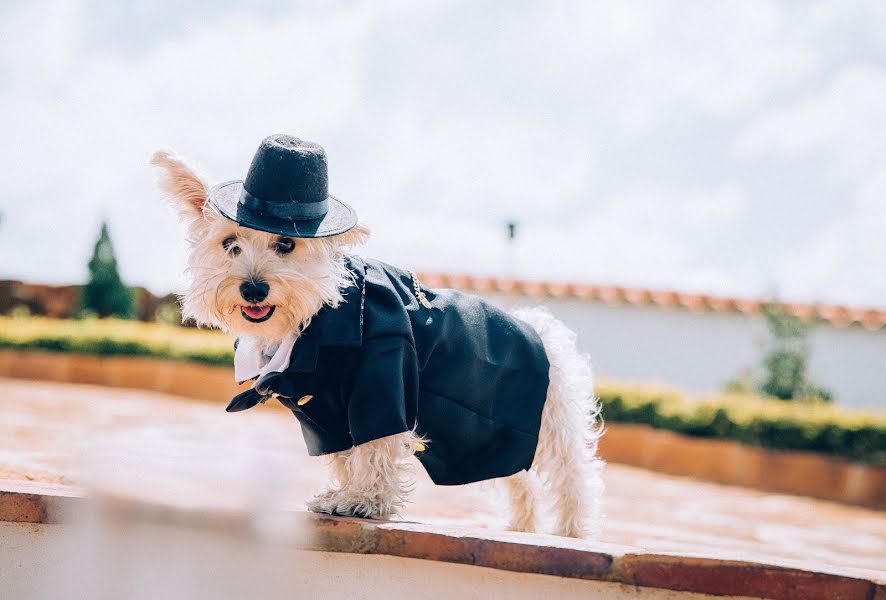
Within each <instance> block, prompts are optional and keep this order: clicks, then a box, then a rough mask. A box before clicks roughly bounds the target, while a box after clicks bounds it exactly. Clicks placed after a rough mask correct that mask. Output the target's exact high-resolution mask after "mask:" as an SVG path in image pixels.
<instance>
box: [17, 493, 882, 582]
mask: <svg viewBox="0 0 886 600" xmlns="http://www.w3.org/2000/svg"><path fill="white" fill-rule="evenodd" d="M87 506H100V507H101V508H102V510H104V511H105V513H106V514H108V515H110V516H112V517H114V518H115V519H123V520H127V521H132V522H145V523H151V524H162V525H173V526H181V527H188V528H202V529H212V530H216V531H218V530H222V531H234V532H239V533H245V534H248V535H254V534H255V532H256V523H255V518H254V515H251V514H249V513H248V512H236V511H234V512H230V511H229V512H220V511H212V510H202V509H201V510H196V509H193V508H191V509H185V508H180V507H176V506H173V505H157V504H146V503H144V502H141V501H138V500H133V499H126V498H100V499H98V498H97V499H88V498H86V497H85V495H84V493H83V491H82V490H79V489H77V488H72V487H68V486H60V485H46V484H34V483H30V482H17V481H0V520H3V521H13V522H23V523H59V522H64V521H65V520H66V517H65V515H68V517H67V518H70V515H72V514H76V511H77V510H82V509H83V508H84V507H87ZM286 515H287V517H288V518H289V519H291V522H290V523H289V525H290V527H285V528H278V529H284V530H286V531H290V532H297V533H296V534H293V535H292V536H291V538H290V539H287V541H286V543H287V544H290V545H292V546H294V547H297V548H299V549H301V550H307V551H311V552H332V553H347V554H368V555H384V556H394V557H402V558H409V559H421V560H428V561H437V562H440V563H454V564H462V565H472V566H477V567H486V568H489V569H497V570H502V571H511V572H517V573H532V574H539V575H546V576H552V577H560V578H569V579H582V580H595V581H603V582H610V583H619V584H626V585H633V586H640V587H642V588H652V589H659V590H670V591H674V592H694V593H699V594H709V595H715V596H733V597H735V596H738V597H755V598H768V599H771V600H871V599H880V598H886V582H884V579H883V577H882V573H870V572H862V571H855V570H850V569H835V570H828V569H821V568H820V567H815V566H811V565H803V564H799V563H787V562H785V563H777V564H776V563H770V562H758V561H755V560H753V558H744V557H742V558H736V557H724V556H700V555H687V556H681V555H673V554H655V553H648V552H644V551H643V550H642V549H639V548H631V547H624V546H614V545H609V544H600V543H591V542H584V541H581V540H571V539H567V538H559V537H555V536H547V535H533V534H522V533H509V532H495V531H489V530H482V529H468V528H460V527H435V526H432V525H423V524H418V523H409V522H385V521H367V520H363V519H354V518H345V517H334V516H328V515H316V514H312V513H304V512H290V513H286Z"/></svg>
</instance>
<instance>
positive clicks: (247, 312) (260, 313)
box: [240, 305, 276, 323]
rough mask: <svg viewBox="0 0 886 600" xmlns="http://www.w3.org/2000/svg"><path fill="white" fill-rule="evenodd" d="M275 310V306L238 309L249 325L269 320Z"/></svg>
mask: <svg viewBox="0 0 886 600" xmlns="http://www.w3.org/2000/svg"><path fill="white" fill-rule="evenodd" d="M275 308H276V307H275V306H249V305H244V306H241V307H240V313H241V314H242V315H243V318H244V319H246V320H247V321H249V322H250V323H263V322H264V321H267V320H268V319H270V318H271V315H273V314H274V309H275Z"/></svg>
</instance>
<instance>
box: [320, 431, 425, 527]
mask: <svg viewBox="0 0 886 600" xmlns="http://www.w3.org/2000/svg"><path fill="white" fill-rule="evenodd" d="M419 441H420V440H419V439H418V437H416V435H415V434H414V433H413V432H411V431H410V432H405V433H399V434H397V435H391V436H388V437H385V438H381V439H378V440H373V441H371V442H366V443H365V444H361V445H359V446H355V447H354V448H351V449H350V450H347V451H345V452H340V453H338V454H336V455H335V456H334V457H333V459H332V460H333V462H332V464H331V469H332V470H331V473H330V479H331V482H330V487H329V488H328V489H327V490H326V491H324V492H321V493H320V494H318V495H316V496H314V498H313V500H311V501H310V502H309V503H308V508H309V509H310V510H312V511H314V512H323V513H329V514H335V515H346V516H353V517H363V518H367V519H387V518H390V517H393V516H396V515H397V514H399V512H400V509H401V508H403V505H404V504H405V503H406V497H407V495H408V494H409V492H410V491H411V490H412V477H411V475H412V473H411V471H412V466H411V465H409V464H408V463H407V462H406V459H407V458H409V457H410V456H411V455H412V454H413V453H414V452H415V444H416V443H417V442H419Z"/></svg>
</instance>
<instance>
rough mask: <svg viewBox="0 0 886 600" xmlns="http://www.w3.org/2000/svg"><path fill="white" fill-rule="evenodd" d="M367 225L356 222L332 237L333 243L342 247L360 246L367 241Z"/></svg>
mask: <svg viewBox="0 0 886 600" xmlns="http://www.w3.org/2000/svg"><path fill="white" fill-rule="evenodd" d="M369 233H370V232H369V227H367V226H366V225H364V224H363V223H357V224H356V225H355V226H354V227H352V228H351V229H348V230H347V231H345V232H344V233H339V234H338V235H335V236H333V237H332V239H333V240H335V243H336V244H338V245H339V246H342V247H349V248H351V247H354V246H362V245H363V244H365V243H366V242H367V241H369Z"/></svg>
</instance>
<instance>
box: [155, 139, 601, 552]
mask: <svg viewBox="0 0 886 600" xmlns="http://www.w3.org/2000/svg"><path fill="white" fill-rule="evenodd" d="M269 139H271V138H269ZM281 139H282V138H281ZM292 139H295V138H292ZM284 141H285V140H284ZM296 141H298V140H296ZM318 148H319V147H318ZM320 151H321V152H322V149H320ZM320 158H322V167H323V168H324V169H325V153H323V154H322V156H321V157H320ZM151 162H152V164H154V165H156V166H158V167H160V168H162V170H163V171H162V173H163V178H162V188H163V190H164V192H165V193H166V195H168V197H169V199H170V201H171V203H172V205H173V206H174V207H175V208H176V209H177V211H178V213H179V214H180V216H181V217H182V219H183V220H184V221H185V222H186V224H187V227H188V243H189V245H190V256H189V259H188V269H187V273H188V274H189V277H190V285H189V288H188V289H187V291H186V292H185V293H184V294H183V298H182V308H183V315H184V318H186V319H194V320H195V321H196V322H197V323H199V324H202V325H208V326H213V327H218V328H220V329H222V330H224V331H228V332H232V333H234V334H236V335H238V336H239V339H240V345H241V346H242V345H243V340H249V341H250V343H251V344H253V345H254V346H256V347H255V348H254V350H255V351H256V352H257V355H258V356H260V357H261V362H263V363H265V366H267V363H268V362H269V361H270V362H273V361H275V360H276V361H277V362H279V360H280V357H281V353H282V352H281V350H280V348H281V346H286V347H287V348H288V349H287V350H286V356H285V357H283V358H285V359H287V360H288V359H291V356H290V355H289V353H290V352H292V350H291V349H292V347H293V344H294V343H295V342H296V340H298V339H299V337H300V336H303V335H304V334H306V332H309V331H311V328H310V325H311V323H312V320H315V317H317V315H318V313H320V312H321V311H324V310H325V311H330V310H334V311H337V310H341V307H342V306H345V305H346V302H347V299H346V298H345V297H344V294H345V292H346V290H347V289H348V286H352V285H353V277H352V273H351V272H349V270H348V265H349V264H352V263H351V262H349V261H353V260H362V259H355V258H353V257H352V255H350V254H349V250H350V249H352V248H354V247H356V246H359V245H360V244H362V243H364V242H365V241H366V240H367V238H368V236H369V229H368V228H367V227H365V226H364V225H363V224H356V225H355V226H351V228H349V229H347V230H344V231H342V232H341V233H337V234H332V235H326V236H323V237H310V236H308V237H302V236H287V235H280V234H278V233H271V232H269V231H262V230H259V229H255V228H252V227H247V226H243V225H242V224H240V223H238V222H235V221H234V220H232V217H231V215H230V214H225V213H224V212H223V211H220V210H219V208H218V206H216V205H214V204H213V203H212V202H210V201H208V199H209V196H210V195H211V190H210V188H209V187H208V186H207V185H206V183H204V181H203V180H202V179H201V177H199V176H198V175H197V174H196V173H195V172H194V171H193V170H192V169H191V168H190V167H189V166H188V165H187V164H186V163H185V162H184V161H182V160H181V159H180V158H178V157H176V156H175V155H174V154H172V153H170V152H165V151H160V152H157V153H156V154H155V155H154V156H153V158H152V161H151ZM255 164H256V163H253V166H254V167H255ZM324 177H325V172H324ZM248 182H249V179H248V178H247V184H248ZM323 183H324V185H325V179H324V181H323ZM213 189H215V188H213ZM324 189H325V188H324ZM243 195H244V196H246V195H247V194H246V193H245V192H244V193H243ZM345 206H346V205H345ZM354 219H355V222H356V215H354ZM368 262H370V261H367V263H368ZM378 264H381V263H378ZM352 268H353V267H352ZM409 275H411V276H412V279H411V280H407V279H406V277H407V276H406V275H404V281H406V282H407V284H409V285H411V286H413V287H414V292H415V294H416V297H415V298H414V299H413V300H414V301H415V302H414V307H415V308H416V309H417V310H422V309H421V306H422V305H424V306H427V307H428V308H429V309H430V308H431V306H432V304H431V303H432V302H438V301H442V300H438V299H441V298H442V299H444V300H445V299H446V298H455V296H451V295H449V296H447V294H455V292H449V291H443V290H440V291H435V290H426V289H424V288H422V287H421V286H420V282H419V281H418V279H417V278H415V276H414V275H412V274H411V273H409ZM367 277H369V276H367ZM370 283H371V282H369V281H368V280H367V283H366V285H367V286H368V285H370ZM395 283H396V282H395ZM404 285H406V284H404ZM407 292H408V293H412V290H406V291H402V290H401V293H403V294H406V293H407ZM366 293H369V292H366ZM428 298H432V300H428ZM457 298H470V297H468V296H458V297H457ZM484 306H485V305H484ZM502 314H504V313H502ZM511 318H516V319H519V320H520V321H522V323H523V324H522V325H520V326H521V327H525V324H528V326H529V328H531V330H534V332H535V333H536V334H537V337H536V339H537V340H540V343H541V344H542V345H543V353H544V355H545V357H546V359H547V361H548V362H549V364H550V368H549V372H548V373H546V374H545V377H546V379H545V381H546V382H547V380H548V378H549V385H548V386H547V388H546V392H545V393H543V395H544V396H545V397H544V398H543V399H542V400H543V409H542V408H541V404H539V407H540V408H539V410H540V423H539V424H538V425H537V429H536V431H537V445H536V444H535V438H533V439H532V444H533V447H534V455H533V454H530V459H531V468H530V465H529V464H526V465H525V467H526V468H520V469H519V470H517V471H516V472H513V471H514V469H513V468H512V469H511V470H510V471H508V472H513V474H509V475H508V476H506V477H501V478H499V479H497V481H500V482H502V484H503V487H504V488H505V489H506V490H507V495H508V497H509V499H510V507H511V511H510V514H511V522H510V527H511V529H513V530H517V531H529V532H531V531H536V530H537V528H538V527H539V520H540V508H539V503H540V501H541V499H542V498H541V496H542V491H544V494H545V495H546V496H547V498H548V500H549V501H550V503H551V505H552V509H553V510H551V511H550V513H551V514H552V515H553V518H554V521H555V523H554V529H553V532H554V533H556V534H558V535H563V536H572V537H586V536H590V535H594V534H595V533H596V531H597V528H598V527H599V518H600V510H599V506H600V496H601V493H602V478H601V469H602V465H603V463H602V461H600V460H599V459H597V458H595V453H596V447H597V440H598V437H599V434H600V429H601V428H600V427H599V426H598V424H596V422H595V419H596V417H597V413H598V406H597V404H596V401H595V399H594V395H593V385H592V377H591V369H590V365H589V363H588V360H587V359H586V357H584V356H582V355H581V354H579V353H578V351H577V349H576V345H575V335H574V334H573V333H572V332H571V331H569V330H568V329H567V328H566V327H565V326H564V325H563V324H562V323H560V322H559V321H557V320H556V319H554V318H553V317H552V316H551V315H550V313H549V312H547V311H546V310H544V309H538V308H535V309H523V310H518V311H515V312H514V313H512V316H511V317H508V319H511ZM318 319H319V317H318ZM366 326H367V327H368V326H369V324H367V325H366ZM529 328H526V329H527V330H529ZM364 335H366V334H364ZM409 335H412V334H411V333H410V334H409ZM416 335H418V334H416ZM493 341H494V340H493ZM296 347H297V345H296ZM347 351H348V352H351V349H347ZM354 351H355V352H356V350H354ZM240 352H241V350H238V353H240ZM315 360H316V358H315ZM413 362H414V361H413ZM370 366H371V365H370ZM285 367H286V365H285V364H284V365H283V366H282V368H285ZM238 368H240V365H239V364H238ZM282 368H281V369H278V370H282ZM253 371H255V375H256V376H258V375H265V374H266V371H267V369H265V371H261V370H260V369H253ZM395 371H396V369H395ZM397 372H399V371H397ZM250 374H252V373H250ZM279 374H280V373H276V375H279ZM397 376H400V375H397ZM419 376H421V375H420V374H419ZM451 377H452V378H459V377H463V375H462V374H459V373H452V374H451ZM467 377H470V376H467ZM261 381H262V379H261V378H259V382H261ZM296 381H300V380H296ZM419 383H420V382H419ZM413 384H415V385H416V386H417V385H419V384H418V383H415V382H411V381H410V382H407V388H409V386H412V385H413ZM464 384H465V385H468V386H476V387H478V388H479V387H480V386H481V385H482V384H484V382H482V381H467V382H464ZM287 385H289V386H290V388H292V387H293V385H294V386H295V387H297V384H292V383H291V382H290V383H289V384H287ZM317 385H319V384H317ZM256 386H257V388H261V387H262V385H259V384H256ZM264 387H268V386H267V385H264ZM284 387H285V386H284ZM401 387H402V384H401ZM309 391H310V390H309ZM376 391H377V390H376V389H375V388H373V390H372V393H376ZM492 391H493V392H495V391H496V390H492ZM259 392H261V393H262V394H273V396H274V397H279V398H280V399H281V401H284V400H285V402H284V403H287V402H288V404H287V406H291V408H293V412H295V413H296V415H297V416H299V419H300V420H301V421H302V425H303V428H305V425H306V423H310V419H304V418H303V417H304V415H303V414H301V412H300V411H301V408H303V407H302V404H303V403H304V402H307V401H310V400H311V398H312V397H313V396H312V395H311V394H305V395H302V392H300V391H298V390H297V389H296V390H294V391H293V390H292V389H290V392H289V393H288V394H286V393H283V392H281V391H280V388H279V387H278V388H273V386H271V389H270V390H268V389H259ZM407 392H408V390H407ZM295 394H297V395H302V396H301V397H300V398H299V399H298V402H297V403H296V402H295V399H294V397H293V395H295ZM510 395H511V396H513V394H510ZM265 397H267V396H260V400H258V401H263V400H264V399H265ZM498 401H499V400H496V402H498ZM502 401H503V399H502ZM361 402H364V404H365V403H367V402H369V403H370V406H369V407H368V409H369V410H370V411H371V409H372V403H375V402H377V403H378V407H379V411H384V410H386V409H385V408H383V406H386V405H385V404H384V403H385V402H386V399H385V398H382V397H377V398H375V399H373V398H372V397H369V399H368V400H361ZM420 402H421V401H419V403H420ZM252 404H255V400H253V401H252V402H250V403H249V404H248V406H251V405H252ZM401 404H402V403H401ZM248 406H246V407H248ZM311 406H319V402H318V401H317V400H313V401H312V403H311V404H310V405H307V407H311ZM363 410H367V407H365V406H364V408H363ZM423 410H425V409H424V408H423V407H422V406H419V407H418V415H419V417H418V420H419V421H421V416H422V411H423ZM408 412H409V410H408V409H407V413H408ZM406 416H407V419H408V420H409V426H410V427H414V426H415V423H414V421H415V417H414V415H412V416H410V415H408V414H407V415H406ZM401 429H402V427H401ZM305 431H306V439H307V438H308V435H309V432H308V431H307V429H305ZM343 431H346V432H347V431H348V424H347V423H344V424H343ZM437 431H438V433H437V434H436V435H431V436H428V435H427V433H426V432H423V431H421V429H420V428H418V431H416V430H414V429H410V430H408V431H400V432H398V433H395V434H393V435H385V436H383V437H378V438H377V439H370V440H369V441H365V442H362V443H361V442H360V440H357V439H356V434H355V433H352V435H354V440H353V441H351V440H350V439H349V440H348V441H347V443H346V444H345V445H342V446H325V448H326V450H327V451H324V450H323V449H322V448H321V449H320V450H318V451H317V452H312V454H315V453H316V454H330V456H331V460H330V467H331V468H330V477H329V482H328V485H327V487H326V488H325V489H324V490H323V491H322V492H320V493H318V494H317V495H316V496H315V497H314V498H313V499H312V500H310V501H309V503H308V506H309V508H310V509H311V510H313V511H316V512H325V513H334V514H342V515H354V516H360V517H367V518H388V517H391V516H394V515H396V514H398V512H399V509H400V508H401V507H402V506H403V504H404V502H405V501H406V499H407V495H408V491H409V489H410V481H409V473H410V468H408V467H407V466H406V462H407V461H408V459H409V458H410V456H412V455H413V454H414V453H419V458H421V453H422V452H423V451H425V450H426V448H427V452H428V453H431V450H432V449H433V448H434V445H435V444H436V443H438V439H437V438H441V436H442V437H443V438H445V437H446V431H445V430H441V429H439V427H438V430H437ZM459 435H469V434H468V433H466V432H460V433H459ZM428 438H430V439H428ZM439 443H441V444H443V443H444V442H443V441H440V442H439ZM309 446H310V444H309ZM330 448H332V449H333V450H337V451H335V452H328V450H329V449H330ZM493 451H494V452H499V451H500V450H498V449H494V450H493ZM427 462H428V463H430V462H432V461H431V460H430V459H429V460H428V461H427ZM463 462H464V461H463ZM468 462H470V461H468ZM425 466H426V468H428V470H429V472H432V469H431V468H429V464H425ZM462 468H464V465H459V466H458V469H462ZM433 475H434V474H433V472H432V477H433ZM475 479H476V478H474V479H472V480H475ZM435 481H436V479H435ZM465 481H467V479H465ZM453 482H456V483H460V482H462V480H461V479H451V480H449V481H446V482H444V483H453Z"/></svg>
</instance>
